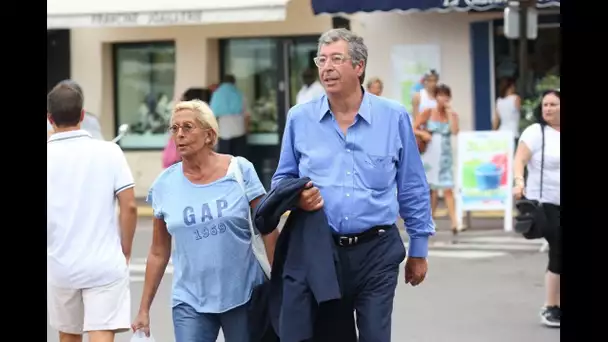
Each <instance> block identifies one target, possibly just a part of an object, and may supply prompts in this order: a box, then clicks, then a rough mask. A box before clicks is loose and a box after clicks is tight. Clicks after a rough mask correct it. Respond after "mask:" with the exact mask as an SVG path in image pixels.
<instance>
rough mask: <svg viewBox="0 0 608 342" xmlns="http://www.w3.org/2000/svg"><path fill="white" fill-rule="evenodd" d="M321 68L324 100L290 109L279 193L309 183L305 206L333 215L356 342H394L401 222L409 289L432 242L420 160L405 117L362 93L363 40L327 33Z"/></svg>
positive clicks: (278, 174) (421, 276)
mask: <svg viewBox="0 0 608 342" xmlns="http://www.w3.org/2000/svg"><path fill="white" fill-rule="evenodd" d="M314 61H315V64H316V65H317V67H318V70H319V79H320V80H321V82H322V84H323V87H324V88H325V92H326V95H323V96H321V97H320V98H318V99H315V100H313V101H310V102H307V103H304V104H300V105H296V106H295V107H293V108H292V109H291V110H290V112H289V114H288V115H287V123H286V126H285V132H284V135H283V143H282V149H281V156H280V160H279V165H278V168H277V171H276V173H275V174H274V176H273V179H272V184H273V187H274V185H275V184H276V183H277V182H278V181H280V180H281V179H283V178H287V177H293V178H295V177H304V176H307V177H310V178H311V179H312V182H311V183H310V184H309V185H310V188H309V189H307V190H305V191H304V192H303V193H302V195H301V197H300V201H299V206H300V208H301V209H303V210H309V211H313V210H319V209H323V210H324V211H325V213H326V214H327V217H328V221H329V225H330V227H331V228H332V229H333V234H334V240H335V241H336V245H337V250H338V254H339V258H340V273H341V284H342V294H343V297H344V302H345V303H346V304H345V309H347V310H355V311H356V313H357V326H358V330H359V339H360V341H361V342H371V341H374V342H390V340H391V314H392V310H393V298H394V296H395V289H396V286H397V278H398V275H399V265H400V263H401V262H402V261H403V259H404V258H405V248H404V245H403V241H402V240H401V236H400V234H399V232H398V231H397V229H396V227H395V225H394V223H395V221H396V219H397V215H398V214H400V215H401V217H403V218H404V220H405V226H406V227H407V228H406V230H407V233H408V234H409V237H410V239H409V258H408V260H407V262H406V265H405V281H406V283H410V284H411V285H413V286H416V285H418V284H420V283H421V282H422V281H423V280H424V277H425V275H426V271H427V263H426V257H427V253H428V239H429V236H431V235H433V234H434V226H433V223H432V220H431V209H430V196H429V187H428V184H427V182H426V176H425V173H424V169H423V166H422V161H421V159H420V154H419V153H418V149H417V147H416V140H415V138H414V134H413V131H412V127H411V123H410V120H409V119H408V113H407V112H406V110H405V108H404V107H403V106H402V105H400V104H399V103H397V102H394V101H391V100H388V99H386V98H381V97H377V96H374V95H372V94H370V93H367V92H365V91H364V90H363V88H362V87H361V83H362V80H363V79H364V77H365V66H366V62H367V47H366V46H365V44H364V43H363V39H362V38H361V37H359V36H357V35H355V34H354V33H352V32H350V31H348V30H346V29H332V30H330V31H328V32H326V33H325V34H323V35H322V36H321V38H320V39H319V48H318V53H317V57H316V58H315V60H314ZM396 193H397V194H396Z"/></svg>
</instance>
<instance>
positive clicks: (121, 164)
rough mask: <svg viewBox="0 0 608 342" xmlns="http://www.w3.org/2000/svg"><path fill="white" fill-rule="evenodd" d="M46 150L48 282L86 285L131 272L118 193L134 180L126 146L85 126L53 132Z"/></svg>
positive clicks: (98, 283)
mask: <svg viewBox="0 0 608 342" xmlns="http://www.w3.org/2000/svg"><path fill="white" fill-rule="evenodd" d="M46 150H47V164H46V165H47V167H46V184H47V185H46V191H47V192H46V193H47V195H46V196H47V197H46V206H47V221H46V222H47V223H46V224H47V269H48V281H49V283H50V284H52V285H53V286H57V287H62V288H71V289H83V288H89V287H97V286H103V285H106V284H110V283H112V282H115V281H117V280H119V279H121V278H122V277H125V276H128V272H129V270H128V268H127V263H126V260H125V257H124V255H123V254H122V247H121V244H120V231H119V228H118V224H117V215H116V195H117V194H118V193H120V192H121V191H123V190H125V189H129V188H132V187H133V186H134V182H133V176H132V174H131V170H130V169H129V165H128V164H127V160H126V158H125V156H124V154H123V152H122V150H121V149H120V147H118V145H116V144H114V143H112V142H108V141H103V140H97V139H93V138H92V137H91V134H90V133H88V132H87V131H85V130H77V131H70V132H63V133H55V134H53V135H52V136H51V137H50V138H49V140H48V142H47V148H46Z"/></svg>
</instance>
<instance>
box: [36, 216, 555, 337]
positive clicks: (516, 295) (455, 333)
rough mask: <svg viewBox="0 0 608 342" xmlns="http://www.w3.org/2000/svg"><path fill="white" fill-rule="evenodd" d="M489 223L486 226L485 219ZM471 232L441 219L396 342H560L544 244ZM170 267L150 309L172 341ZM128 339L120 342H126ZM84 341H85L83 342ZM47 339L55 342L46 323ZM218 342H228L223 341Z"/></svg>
mask: <svg viewBox="0 0 608 342" xmlns="http://www.w3.org/2000/svg"><path fill="white" fill-rule="evenodd" d="M486 221H487V222H486ZM473 223H474V224H473V227H474V228H473V229H471V230H470V231H466V232H463V233H461V234H460V235H459V237H458V239H457V240H456V241H452V237H451V233H449V232H448V231H447V222H446V221H445V220H442V219H439V220H438V221H437V224H438V226H439V228H438V233H437V235H436V236H435V237H433V239H432V243H431V249H430V255H429V274H428V276H427V279H426V281H425V282H424V284H423V285H421V286H420V287H417V288H412V287H410V286H408V285H405V284H404V283H403V281H401V282H400V284H399V286H398V288H397V295H396V298H395V311H394V314H393V322H394V324H393V341H396V342H461V341H462V342H465V341H466V342H488V341H492V342H513V341H522V342H528V341H529V342H556V341H559V340H560V336H559V329H547V328H544V327H542V326H540V325H539V324H538V311H539V309H540V306H541V304H542V301H543V297H544V296H543V293H544V292H543V287H542V286H543V271H544V269H545V267H546V260H547V256H546V254H544V253H540V252H539V251H538V250H539V248H540V242H539V241H533V242H529V241H525V240H523V239H522V238H519V237H517V236H515V235H512V234H506V233H503V232H502V231H500V230H495V229H491V230H490V229H477V228H476V227H479V228H481V227H489V226H492V227H500V225H501V224H500V222H498V220H487V219H486V220H482V221H479V220H476V219H474V220H473ZM151 239H152V231H151V221H150V219H149V218H141V219H140V224H139V227H138V233H137V235H136V238H135V246H134V255H133V258H134V259H133V264H132V267H131V281H132V287H131V289H132V312H133V315H135V313H136V312H137V308H138V305H139V300H140V296H141V291H142V285H143V271H144V262H145V257H146V254H147V251H148V247H149V245H150V243H151ZM171 273H172V269H171V267H169V269H168V270H167V274H166V275H165V278H164V279H163V283H162V284H161V286H160V288H159V292H158V295H157V297H156V300H155V302H154V305H153V309H152V312H151V317H152V318H151V319H152V330H153V334H154V336H155V338H156V341H157V342H173V341H174V338H173V331H172V324H171V311H170V291H171ZM129 339H130V334H122V335H121V336H120V337H119V338H118V339H117V341H118V342H128V341H129ZM85 340H86V339H85ZM47 341H48V342H56V341H58V338H57V334H56V333H55V331H53V330H51V328H50V327H48V325H47ZM218 341H222V342H223V338H222V337H221V336H220V338H219V339H218Z"/></svg>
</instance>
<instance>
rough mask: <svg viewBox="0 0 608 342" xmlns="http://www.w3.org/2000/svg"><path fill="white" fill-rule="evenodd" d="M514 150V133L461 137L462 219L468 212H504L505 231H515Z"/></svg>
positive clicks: (459, 208) (463, 134) (459, 209)
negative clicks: (513, 193) (513, 194)
mask: <svg viewBox="0 0 608 342" xmlns="http://www.w3.org/2000/svg"><path fill="white" fill-rule="evenodd" d="M514 148H515V146H514V137H513V133H511V132H502V131H475V132H460V133H459V134H458V185H459V191H458V197H457V212H458V215H459V219H461V218H462V216H463V213H464V212H467V211H497V210H500V211H504V213H505V215H504V217H505V230H507V231H510V230H512V217H513V196H512V184H513V150H514ZM461 222H462V221H461Z"/></svg>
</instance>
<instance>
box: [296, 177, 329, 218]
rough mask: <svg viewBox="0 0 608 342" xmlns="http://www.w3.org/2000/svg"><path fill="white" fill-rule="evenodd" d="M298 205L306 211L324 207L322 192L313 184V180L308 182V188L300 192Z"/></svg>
mask: <svg viewBox="0 0 608 342" xmlns="http://www.w3.org/2000/svg"><path fill="white" fill-rule="evenodd" d="M298 207H300V209H302V210H306V211H315V210H319V209H321V208H323V198H322V197H321V192H320V191H319V189H318V188H316V187H314V186H313V185H312V182H308V183H307V184H306V189H305V190H304V191H302V193H301V194H300V200H299V201H298Z"/></svg>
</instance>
